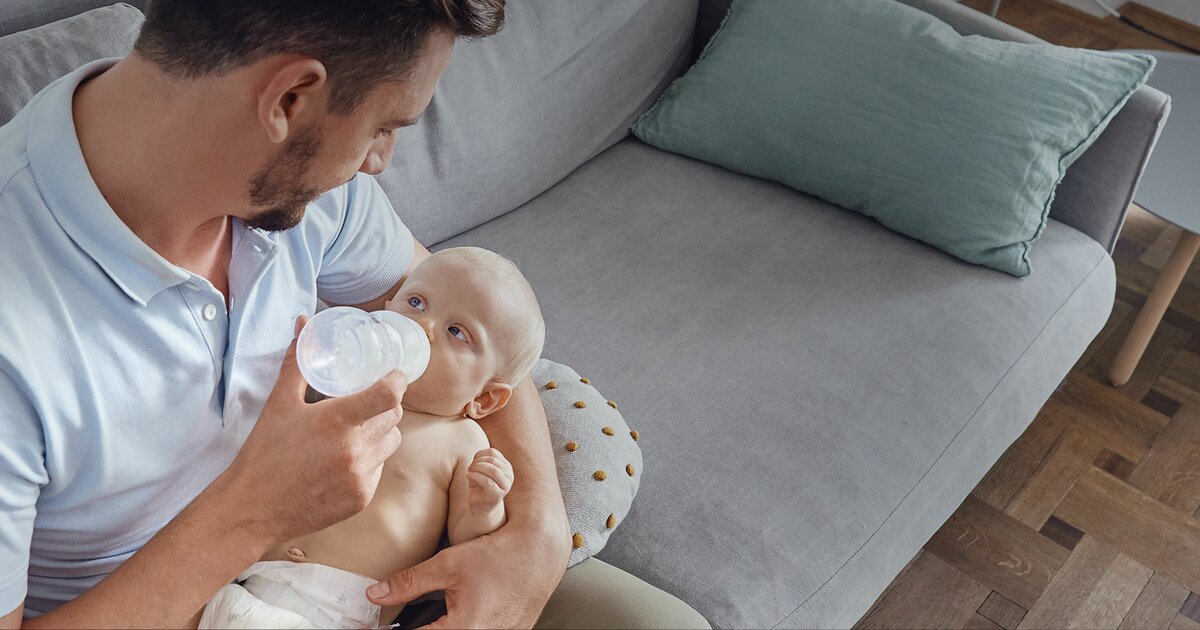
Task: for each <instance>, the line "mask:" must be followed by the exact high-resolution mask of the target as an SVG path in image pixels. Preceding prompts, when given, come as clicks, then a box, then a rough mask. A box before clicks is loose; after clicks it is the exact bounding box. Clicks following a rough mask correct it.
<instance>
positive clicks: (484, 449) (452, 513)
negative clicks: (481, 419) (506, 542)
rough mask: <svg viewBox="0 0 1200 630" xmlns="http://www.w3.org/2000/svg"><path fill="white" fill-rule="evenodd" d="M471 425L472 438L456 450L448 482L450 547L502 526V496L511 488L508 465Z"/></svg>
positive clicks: (498, 452) (502, 456) (510, 465)
mask: <svg viewBox="0 0 1200 630" xmlns="http://www.w3.org/2000/svg"><path fill="white" fill-rule="evenodd" d="M466 422H471V424H472V425H474V427H473V428H474V429H475V430H474V431H472V432H471V433H472V439H470V440H466V442H467V443H466V444H465V445H464V447H463V449H462V450H461V451H460V455H459V458H458V462H457V463H456V464H455V467H454V476H453V478H452V479H451V481H450V510H449V515H448V518H447V523H446V524H447V528H448V530H449V535H450V544H451V545H457V544H458V543H461V542H465V541H468V540H471V539H472V538H477V537H479V536H482V535H484V534H489V533H491V532H494V531H496V530H497V529H500V526H501V525H504V521H505V516H504V497H505V496H506V495H507V494H508V491H509V490H511V489H512V483H513V470H512V464H510V463H508V460H507V459H505V458H504V455H503V454H501V453H500V451H498V450H496V449H494V448H488V442H487V435H486V434H484V432H483V429H481V428H479V425H477V424H475V423H474V422H472V421H470V420H467V421H466Z"/></svg>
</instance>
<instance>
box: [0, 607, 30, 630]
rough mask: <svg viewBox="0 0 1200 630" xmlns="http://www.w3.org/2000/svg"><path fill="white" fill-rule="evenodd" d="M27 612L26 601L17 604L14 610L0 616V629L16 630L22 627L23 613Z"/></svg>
mask: <svg viewBox="0 0 1200 630" xmlns="http://www.w3.org/2000/svg"><path fill="white" fill-rule="evenodd" d="M23 614H25V603H24V602H22V603H20V604H17V607H16V608H14V609H13V611H12V612H10V613H8V614H7V615H4V616H3V617H0V630H16V628H20V627H21V615H23Z"/></svg>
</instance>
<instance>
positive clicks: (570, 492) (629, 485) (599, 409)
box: [532, 359, 644, 566]
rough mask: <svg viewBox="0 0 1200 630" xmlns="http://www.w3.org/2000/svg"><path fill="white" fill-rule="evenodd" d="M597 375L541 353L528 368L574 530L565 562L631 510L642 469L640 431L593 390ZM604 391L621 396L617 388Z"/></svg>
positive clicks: (598, 543)
mask: <svg viewBox="0 0 1200 630" xmlns="http://www.w3.org/2000/svg"><path fill="white" fill-rule="evenodd" d="M595 376H596V378H594V379H588V378H584V377H582V376H580V375H579V374H578V373H576V372H575V371H574V370H572V369H571V368H569V367H567V366H565V365H562V364H559V363H554V362H553V361H547V360H545V359H541V360H539V361H538V362H537V364H535V365H534V368H533V373H532V378H533V382H534V384H535V385H537V390H538V395H539V396H540V398H541V402H542V407H544V408H545V410H546V421H547V424H548V425H549V429H550V437H551V440H552V443H553V444H556V445H558V446H557V447H556V448H555V449H553V450H554V463H555V468H556V470H557V472H558V483H559V487H560V488H561V489H562V494H563V503H564V504H565V506H566V508H567V519H568V520H569V521H570V524H571V530H570V531H571V532H572V537H571V547H572V549H571V560H570V562H569V564H568V566H574V565H576V564H579V563H580V562H582V561H583V560H585V559H587V558H589V557H591V556H593V555H595V554H596V553H597V552H599V551H600V550H601V549H603V548H604V545H605V544H607V543H608V540H609V536H612V535H614V532H616V531H617V530H618V529H619V528H618V527H617V526H618V525H619V524H620V523H621V522H623V521H624V520H625V516H626V515H627V514H629V507H630V505H632V504H633V499H634V497H635V496H636V495H637V491H638V487H639V486H640V485H641V481H642V474H643V465H644V464H643V462H642V451H641V449H640V448H639V445H638V437H639V436H638V434H637V432H636V431H631V430H630V429H629V425H628V424H626V423H625V419H624V418H623V417H622V415H621V412H619V411H617V403H616V401H614V400H610V399H609V397H608V396H604V395H601V393H600V392H599V391H597V390H596V383H599V384H601V385H603V384H604V377H603V375H601V374H597V375H595ZM608 394H609V396H613V397H614V398H620V393H619V392H608ZM619 471H625V473H626V474H624V475H622V474H620V472H619ZM615 535H619V534H615Z"/></svg>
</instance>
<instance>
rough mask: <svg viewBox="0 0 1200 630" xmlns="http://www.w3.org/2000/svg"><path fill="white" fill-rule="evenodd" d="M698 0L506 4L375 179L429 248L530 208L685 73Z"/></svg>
mask: <svg viewBox="0 0 1200 630" xmlns="http://www.w3.org/2000/svg"><path fill="white" fill-rule="evenodd" d="M695 12H696V2H695V0H603V1H598V2H595V1H591V0H583V1H575V0H568V1H552V2H530V1H523V0H518V1H515V2H509V3H508V9H507V16H508V20H507V24H506V25H505V27H504V29H503V30H502V31H501V32H500V33H498V34H496V35H494V36H492V37H490V38H487V39H484V40H481V41H478V42H461V43H459V44H458V46H457V48H456V49H455V51H454V59H453V61H451V63H450V68H449V69H448V70H447V71H446V74H445V75H444V76H443V77H442V80H441V82H440V84H439V85H438V88H437V91H436V92H435V93H434V97H433V101H432V103H430V106H429V109H428V110H427V111H426V113H425V117H424V118H423V119H422V121H421V123H419V124H417V125H415V126H413V127H409V128H407V129H403V130H401V131H400V132H398V133H397V139H396V153H395V156H394V157H393V159H392V164H391V168H389V169H388V170H387V171H385V172H384V173H383V174H382V175H380V176H379V177H378V179H379V182H380V183H381V184H382V186H383V189H384V190H385V191H386V192H387V194H388V197H389V198H391V200H392V203H393V204H394V205H395V206H396V211H397V212H398V213H399V214H400V216H401V217H403V218H404V219H405V222H406V223H407V224H408V225H409V227H410V228H411V229H412V230H413V233H414V234H415V235H416V236H417V238H418V239H420V240H422V242H424V243H426V244H434V243H437V242H439V241H442V240H444V239H447V238H450V237H451V236H454V235H456V234H459V233H461V232H464V231H466V230H468V229H470V228H472V227H474V226H476V225H480V224H482V223H484V222H486V221H488V220H490V219H493V218H495V217H498V216H500V215H501V214H504V213H506V212H508V211H509V210H512V209H514V208H516V207H517V206H520V205H521V204H523V203H525V202H526V201H529V200H530V199H533V198H534V197H536V196H537V195H539V194H540V193H541V192H542V191H544V190H546V189H548V188H550V187H551V186H553V185H554V184H555V183H557V182H558V181H559V180H561V179H562V178H563V177H566V176H567V174H569V173H570V172H571V171H573V170H574V169H575V168H577V167H578V166H579V165H581V164H583V163H584V162H586V161H588V160H589V159H591V158H592V157H593V156H595V155H596V154H598V153H600V152H601V151H603V150H604V149H606V148H608V147H610V146H612V145H613V144H615V143H616V142H617V141H618V140H620V139H622V138H624V137H625V136H626V134H628V132H629V125H630V123H631V122H632V121H633V119H634V118H635V117H636V116H637V115H638V114H640V113H641V112H642V111H643V110H645V109H647V108H648V107H649V106H650V105H651V104H652V103H653V102H654V100H655V99H656V98H657V97H658V95H659V94H660V93H661V92H662V91H663V90H664V89H666V86H667V85H668V84H669V83H670V82H671V80H672V79H674V78H675V77H676V76H677V75H678V74H679V72H680V71H681V70H682V69H683V68H684V67H685V66H686V64H687V62H688V59H689V57H690V54H691V39H692V29H693V25H694V23H695V15H696V14H695Z"/></svg>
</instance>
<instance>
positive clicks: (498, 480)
mask: <svg viewBox="0 0 1200 630" xmlns="http://www.w3.org/2000/svg"><path fill="white" fill-rule="evenodd" d="M512 484H513V469H512V464H510V463H508V460H507V459H505V458H504V454H503V453H501V452H500V451H498V450H496V449H494V448H485V449H483V450H482V451H479V452H478V453H475V458H474V459H473V460H471V465H470V466H467V486H468V489H467V502H468V503H469V504H470V507H471V511H472V512H474V513H476V514H483V513H485V512H488V511H490V510H492V509H494V508H495V507H496V506H497V505H499V504H500V503H503V502H504V497H505V496H507V495H508V491H509V490H512Z"/></svg>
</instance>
